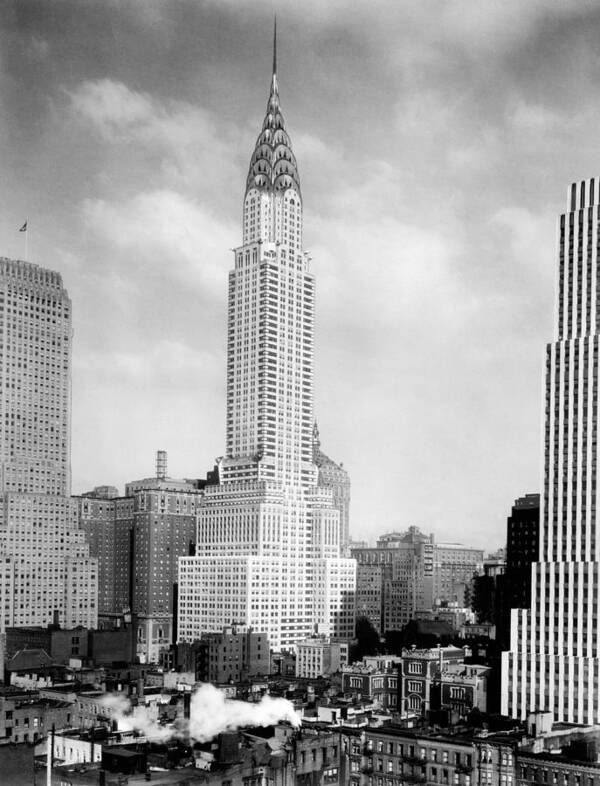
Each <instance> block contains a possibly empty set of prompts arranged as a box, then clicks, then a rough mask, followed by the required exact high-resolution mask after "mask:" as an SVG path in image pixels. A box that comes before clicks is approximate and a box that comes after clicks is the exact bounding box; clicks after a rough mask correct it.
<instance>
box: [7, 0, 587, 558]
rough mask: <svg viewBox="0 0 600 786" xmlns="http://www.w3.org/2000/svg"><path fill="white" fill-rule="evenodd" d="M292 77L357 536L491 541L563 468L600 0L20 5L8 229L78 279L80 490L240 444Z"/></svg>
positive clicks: (331, 404)
mask: <svg viewBox="0 0 600 786" xmlns="http://www.w3.org/2000/svg"><path fill="white" fill-rule="evenodd" d="M275 5H276V10H277V12H278V29H279V84H280V93H281V100H282V106H283V110H284V113H285V116H286V121H287V127H288V130H289V132H290V135H291V138H292V143H293V146H294V150H295V152H296V155H297V158H298V161H299V168H300V176H301V179H302V189H303V197H304V208H305V242H306V247H307V249H308V250H310V252H311V254H312V257H313V260H314V261H313V270H314V272H315V274H316V276H317V287H318V289H317V292H318V301H317V309H318V320H317V337H316V340H317V351H316V414H317V418H318V421H319V425H320V430H321V437H322V442H323V448H324V450H325V452H327V453H328V454H329V455H330V456H331V457H332V458H334V459H335V460H337V461H343V462H344V466H345V467H346V468H347V469H348V470H349V472H350V474H351V478H352V484H353V485H352V493H353V502H352V514H351V517H352V524H351V528H352V531H353V533H354V535H355V536H356V537H366V538H374V537H375V536H376V535H377V534H378V533H380V532H383V531H389V530H391V529H398V528H405V527H406V526H408V525H410V524H416V525H418V526H420V527H421V528H422V529H423V530H425V531H427V532H429V531H432V532H434V533H436V535H437V536H438V538H439V539H452V540H462V541H463V542H468V543H473V544H476V545H479V546H482V547H485V548H488V547H489V548H492V547H495V546H498V545H500V544H501V543H502V542H503V540H504V529H505V520H506V516H507V514H508V513H509V510H510V505H511V502H512V500H513V499H514V498H515V497H517V496H520V495H521V494H524V493H525V492H532V491H537V490H539V486H540V470H539V463H540V455H539V454H540V449H539V443H540V401H541V395H540V394H541V387H540V386H541V360H542V353H543V348H544V344H545V342H546V341H548V340H550V339H551V337H552V312H553V299H554V243H555V227H556V218H557V215H558V214H559V212H560V211H561V210H563V209H564V205H565V199H566V190H567V186H568V184H569V183H570V182H572V181H574V180H579V179H582V178H587V177H591V176H594V175H597V174H598V171H599V170H600V134H598V132H597V127H598V122H597V120H598V115H599V113H600V53H599V52H600V50H599V49H598V40H599V39H600V6H599V5H598V3H597V2H593V1H590V2H586V1H585V0H578V2H566V0H563V1H562V2H560V3H557V2H555V1H554V0H545V2H538V1H537V0H528V2H527V3H523V2H522V0H503V2H497V0H491V1H490V2H486V1H485V0H469V2H466V1H464V0H462V1H458V0H418V1H417V0H410V1H409V0H402V1H400V0H388V1H387V2H377V1H376V0H369V2H366V1H365V2H362V3H360V2H356V1H355V0H354V1H352V0H347V1H346V2H343V1H342V0H329V1H328V2H326V3H324V2H322V0H303V2H298V1H296V2H284V0H279V2H277V3H276V4H274V3H273V2H271V1H269V2H261V1H260V0H253V2H244V3H243V2H234V0H220V1H219V2H217V1H216V0H215V2H208V1H206V2H201V1H199V0H198V1H197V2H192V1H191V0H190V1H189V2H186V0H164V1H163V2H153V1H152V0H143V1H142V0H139V1H138V2H135V1H134V0H121V1H120V2H110V1H106V2H99V1H98V2H91V1H90V2H82V1H81V0H77V1H75V0H56V2H52V1H49V0H41V1H40V2H32V1H30V0H20V2H17V1H16V0H14V2H13V0H5V2H4V3H3V6H2V15H1V19H0V52H1V54H0V58H1V59H0V161H1V165H2V166H1V174H0V195H1V198H2V210H1V211H0V240H1V244H0V254H1V255H4V256H10V257H23V256H24V253H25V248H24V243H23V234H19V232H18V231H17V230H18V228H19V226H21V224H22V223H23V221H24V220H25V218H27V219H28V221H29V227H30V232H29V258H30V260H31V261H34V262H38V263H40V264H42V265H44V266H46V267H49V268H52V269H55V270H59V271H60V272H61V273H62V274H63V278H64V281H65V284H66V286H67V288H68V290H69V292H70V294H71V298H72V300H73V304H74V327H75V343H74V358H73V365H74V372H73V445H72V470H73V490H74V491H75V492H82V491H85V490H87V489H89V488H91V487H93V486H94V485H99V484H104V483H109V484H113V485H116V486H119V487H120V488H121V489H123V486H124V483H125V482H126V481H128V480H132V479H134V478H138V477H144V476H147V475H151V474H152V473H153V467H154V451H155V450H156V449H157V448H163V449H165V450H167V451H168V453H169V473H170V474H171V475H172V476H186V477H202V476H204V474H205V473H206V471H207V470H208V469H209V468H210V467H211V466H212V463H213V459H214V458H215V457H216V456H218V455H221V453H222V451H223V449H224V430H225V427H224V390H225V386H224V383H225V325H226V289H227V273H228V271H229V269H230V267H231V266H232V255H231V251H230V249H231V248H232V247H233V246H236V245H238V244H239V243H240V242H241V221H240V218H241V203H242V197H243V189H244V183H245V176H246V169H247V166H248V161H249V157H250V154H251V151H252V148H253V144H254V140H255V137H256V135H257V133H258V130H259V127H260V124H261V122H262V117H263V115H264V109H265V105H266V99H267V93H268V85H269V76H270V62H271V35H272V33H271V30H272V18H273V10H274V7H275Z"/></svg>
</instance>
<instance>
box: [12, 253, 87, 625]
mask: <svg viewBox="0 0 600 786" xmlns="http://www.w3.org/2000/svg"><path fill="white" fill-rule="evenodd" d="M72 335H73V331H72V327H71V301H70V299H69V296H68V294H67V291H66V289H65V288H64V287H63V283H62V279H61V277H60V275H59V274H58V273H54V272H52V271H50V270H45V269H44V268H42V267H39V266H38V265H34V264H31V263H29V262H21V261H14V260H10V259H5V258H2V259H0V588H1V589H0V602H1V603H2V609H1V611H2V618H1V624H3V625H6V626H15V627H22V626H28V625H41V626H45V625H48V624H50V623H51V622H52V621H53V620H54V619H56V618H58V620H59V621H60V623H61V624H62V625H64V626H67V627H72V626H76V625H84V626H86V627H95V625H96V622H97V591H98V590H97V564H96V560H95V559H93V558H90V556H89V549H88V546H87V544H86V543H85V539H84V534H83V532H81V531H79V530H78V528H77V521H76V512H75V507H74V503H73V502H72V501H71V498H70V487H71V466H70V460H71V456H70V452H71V343H72ZM55 612H57V614H56V615H55Z"/></svg>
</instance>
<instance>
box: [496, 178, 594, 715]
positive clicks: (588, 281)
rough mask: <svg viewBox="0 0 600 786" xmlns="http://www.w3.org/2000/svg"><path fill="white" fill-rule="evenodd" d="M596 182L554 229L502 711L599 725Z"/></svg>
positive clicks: (574, 193)
mask: <svg viewBox="0 0 600 786" xmlns="http://www.w3.org/2000/svg"><path fill="white" fill-rule="evenodd" d="M599 205H600V179H598V178H593V179H591V180H587V181H583V182H581V183H574V184H573V185H572V186H571V187H570V189H569V191H568V195H567V211H566V212H565V213H564V214H563V215H561V217H560V220H559V227H558V260H557V287H556V306H555V312H554V341H552V342H551V343H550V344H548V346H547V348H546V362H545V370H544V387H545V397H544V429H543V440H544V443H543V444H544V454H543V455H544V459H543V461H544V464H543V490H542V495H541V500H540V532H539V551H538V558H537V561H536V562H534V563H533V565H532V568H531V604H530V605H529V607H527V608H525V609H519V610H514V611H513V612H512V618H511V640H510V650H509V651H507V652H505V653H504V654H503V657H502V712H503V713H504V714H509V715H512V716H513V717H519V718H523V719H524V718H525V717H526V716H527V714H528V713H529V712H531V711H534V710H548V711H550V712H551V713H552V715H553V717H554V719H555V720H556V721H566V722H570V723H572V722H576V723H590V724H593V723H598V722H600V699H599V695H598V684H599V683H600V652H599V649H600V632H599V628H598V604H599V602H600V537H599V533H598V515H599V512H600V511H599V509H598V497H599V494H600V487H599V486H598V476H597V461H598V451H599V449H600V445H599V441H598V392H599V390H600V379H599V374H598V354H599V343H600V335H599V327H600V326H599V324H598V315H599V314H600V287H599V286H598V284H599V278H598V246H599V244H600V231H599V229H600V223H599Z"/></svg>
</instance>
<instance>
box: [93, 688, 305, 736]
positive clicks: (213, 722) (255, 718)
mask: <svg viewBox="0 0 600 786" xmlns="http://www.w3.org/2000/svg"><path fill="white" fill-rule="evenodd" d="M101 703H102V705H103V706H104V707H105V708H106V709H107V711H108V712H109V713H110V715H111V718H112V719H113V720H115V721H116V722H117V725H118V728H119V730H121V731H137V732H139V733H140V734H143V735H144V736H145V737H146V738H147V739H148V740H150V741H151V742H166V741H167V740H169V739H173V738H180V739H181V738H189V739H190V741H191V742H207V741H208V740H212V739H213V738H214V737H216V736H217V734H220V733H221V732H224V731H235V730H236V729H239V728H241V727H242V726H270V725H271V724H275V723H278V722H280V721H287V722H288V723H290V724H291V725H292V726H295V727H297V726H300V723H301V721H300V717H299V715H298V714H297V713H296V711H295V710H294V705H293V704H292V703H291V702H290V701H288V700H287V699H280V698H272V697H271V696H263V697H262V699H261V700H260V701H259V702H257V703H252V702H246V701H236V700H232V699H227V698H226V697H225V694H224V693H223V692H222V691H220V690H219V689H218V688H215V687H214V685H210V684H209V683H206V684H204V685H201V686H200V687H199V688H197V689H196V690H195V691H194V693H193V694H192V697H191V702H190V719H189V722H188V721H187V720H183V719H179V720H178V722H177V723H176V724H175V725H173V726H163V725H162V724H160V723H159V722H158V719H157V717H156V714H155V712H154V713H153V711H152V710H151V709H150V708H149V707H146V706H145V705H143V704H139V705H137V706H136V707H132V705H131V702H130V701H129V699H128V698H127V697H126V696H124V695H123V694H122V693H112V694H110V695H108V696H106V697H105V698H103V699H102V702H101Z"/></svg>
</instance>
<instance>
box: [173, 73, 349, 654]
mask: <svg viewBox="0 0 600 786" xmlns="http://www.w3.org/2000/svg"><path fill="white" fill-rule="evenodd" d="M234 262H235V267H234V270H232V271H231V273H230V275H229V302H228V338H227V422H226V454H225V456H224V457H223V458H221V459H220V460H219V462H218V470H219V483H218V484H217V485H214V486H208V487H207V488H206V489H205V494H204V497H203V499H202V502H201V504H200V510H199V520H198V537H197V551H196V556H195V557H191V558H188V559H182V560H180V568H179V638H180V639H181V640H184V641H185V640H187V641H189V640H192V639H193V638H197V637H199V635H200V634H201V633H203V632H211V631H215V632H216V631H219V630H221V629H222V628H223V627H224V626H226V625H230V624H232V623H243V624H247V625H249V626H251V627H252V628H253V629H254V630H256V631H261V632H265V633H267V634H268V637H269V641H270V643H271V647H272V648H273V649H275V650H278V649H289V648H291V647H293V645H294V644H295V642H297V641H299V640H300V639H304V638H306V636H308V635H309V634H311V633H313V632H319V633H323V634H325V635H332V636H336V637H342V638H350V637H352V636H353V632H354V590H355V563H354V561H353V560H349V559H343V558H341V557H340V513H339V510H338V509H336V508H335V506H334V503H333V494H332V490H331V488H327V487H319V486H318V468H317V466H316V464H315V462H314V457H313V422H314V413H313V363H314V318H315V279H314V276H313V274H312V273H311V270H310V260H309V258H308V256H307V254H306V253H305V252H304V251H303V247H302V195H301V190H300V180H299V176H298V170H297V165H296V159H295V157H294V154H293V152H292V148H291V143H290V139H289V136H288V134H287V132H286V130H285V124H284V120H283V115H282V113H281V109H280V104H279V90H278V84H277V75H276V68H275V62H274V67H273V76H272V81H271V89H270V95H269V100H268V105H267V111H266V116H265V119H264V123H263V126H262V130H261V132H260V134H259V136H258V139H257V142H256V146H255V148H254V152H253V154H252V157H251V161H250V168H249V172H248V178H247V182H246V190H245V195H244V206H243V244H242V246H240V247H239V248H237V249H235V251H234ZM317 596H318V597H317Z"/></svg>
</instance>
